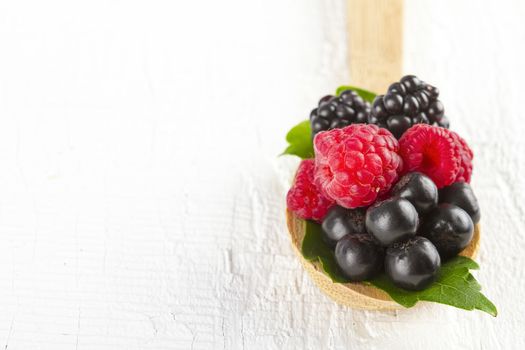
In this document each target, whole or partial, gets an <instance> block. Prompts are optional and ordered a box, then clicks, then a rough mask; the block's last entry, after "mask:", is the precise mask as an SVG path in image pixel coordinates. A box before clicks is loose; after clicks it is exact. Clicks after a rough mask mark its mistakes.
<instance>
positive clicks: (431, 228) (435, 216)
mask: <svg viewBox="0 0 525 350" xmlns="http://www.w3.org/2000/svg"><path fill="white" fill-rule="evenodd" d="M418 233H419V234H420V235H421V236H424V237H426V238H428V239H429V240H430V241H431V242H432V243H433V244H434V245H435V246H436V248H437V250H438V252H439V255H441V259H442V260H446V259H449V258H451V257H454V256H456V255H457V254H458V253H459V252H461V251H462V250H463V249H465V248H466V247H467V246H468V245H469V243H470V241H471V240H472V236H473V235H474V224H473V222H472V219H471V218H470V216H469V215H468V214H467V212H466V211H464V210H463V209H461V208H460V207H458V206H456V205H453V204H448V203H443V204H439V205H438V206H437V207H436V208H435V209H434V210H432V211H431V212H429V213H428V214H427V215H426V216H425V218H424V219H423V222H422V224H421V227H420V229H419V232H418Z"/></svg>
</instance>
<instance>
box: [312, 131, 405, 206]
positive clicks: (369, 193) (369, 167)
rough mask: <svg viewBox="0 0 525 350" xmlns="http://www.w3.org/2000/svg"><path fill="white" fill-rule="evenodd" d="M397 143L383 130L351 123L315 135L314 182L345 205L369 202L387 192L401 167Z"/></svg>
mask: <svg viewBox="0 0 525 350" xmlns="http://www.w3.org/2000/svg"><path fill="white" fill-rule="evenodd" d="M398 148H399V145H398V142H397V140H396V139H395V138H394V136H393V135H392V134H391V133H390V132H389V131H388V130H386V129H382V128H379V127H377V126H376V125H366V124H352V125H350V126H347V127H345V128H343V129H334V130H330V131H325V132H321V133H319V134H317V135H316V136H315V138H314V150H315V165H316V168H315V183H316V184H317V187H318V188H319V189H320V190H321V192H322V193H323V194H324V195H325V196H326V197H327V198H331V199H333V200H334V201H335V202H336V203H337V204H339V205H340V206H342V207H345V208H357V207H361V206H367V205H370V204H372V203H373V202H374V201H375V200H376V198H377V197H378V196H380V195H382V194H384V193H386V192H387V191H388V190H389V189H390V187H391V186H392V184H393V183H394V182H395V181H396V180H397V178H398V176H399V173H400V171H401V169H402V160H401V157H400V156H399V155H398V154H397V151H398Z"/></svg>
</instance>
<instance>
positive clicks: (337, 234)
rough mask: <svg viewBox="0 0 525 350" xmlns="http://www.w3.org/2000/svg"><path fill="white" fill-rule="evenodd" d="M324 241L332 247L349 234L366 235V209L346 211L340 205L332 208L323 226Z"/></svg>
mask: <svg viewBox="0 0 525 350" xmlns="http://www.w3.org/2000/svg"><path fill="white" fill-rule="evenodd" d="M321 227H322V229H323V230H322V232H323V240H324V241H325V242H326V244H328V245H329V246H330V247H335V245H336V244H337V241H339V240H340V239H341V238H343V237H344V236H346V235H348V234H354V233H365V232H366V230H365V209H362V208H357V209H346V208H343V207H340V206H338V205H335V206H333V207H332V208H330V210H329V211H328V213H327V214H326V216H325V218H324V219H323V223H322V225H321Z"/></svg>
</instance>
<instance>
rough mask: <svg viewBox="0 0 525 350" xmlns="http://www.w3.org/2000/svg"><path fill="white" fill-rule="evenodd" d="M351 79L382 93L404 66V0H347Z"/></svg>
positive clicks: (355, 82)
mask: <svg viewBox="0 0 525 350" xmlns="http://www.w3.org/2000/svg"><path fill="white" fill-rule="evenodd" d="M347 11H348V47H349V56H350V58H349V59H350V62H349V64H350V81H351V83H352V84H353V85H355V86H359V87H363V88H366V89H368V90H370V91H374V92H376V93H378V94H381V93H383V92H384V91H386V88H387V87H388V85H389V84H391V83H392V82H394V81H397V80H399V78H400V77H401V71H402V65H403V54H402V51H403V0H347Z"/></svg>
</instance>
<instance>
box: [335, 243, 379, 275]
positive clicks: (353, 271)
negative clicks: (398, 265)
mask: <svg viewBox="0 0 525 350" xmlns="http://www.w3.org/2000/svg"><path fill="white" fill-rule="evenodd" d="M335 260H336V262H337V265H338V266H339V268H340V269H341V272H342V273H343V274H344V275H345V276H346V277H347V278H349V279H350V280H351V281H354V282H357V281H364V280H367V279H370V278H372V277H374V276H376V275H377V274H379V273H380V272H381V270H382V269H383V261H384V250H383V248H381V247H380V246H379V245H378V244H377V243H376V242H375V241H374V239H373V238H372V237H371V236H370V235H369V234H367V233H359V234H353V235H346V236H344V237H343V238H341V239H340V240H339V242H337V245H336V247H335Z"/></svg>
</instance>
